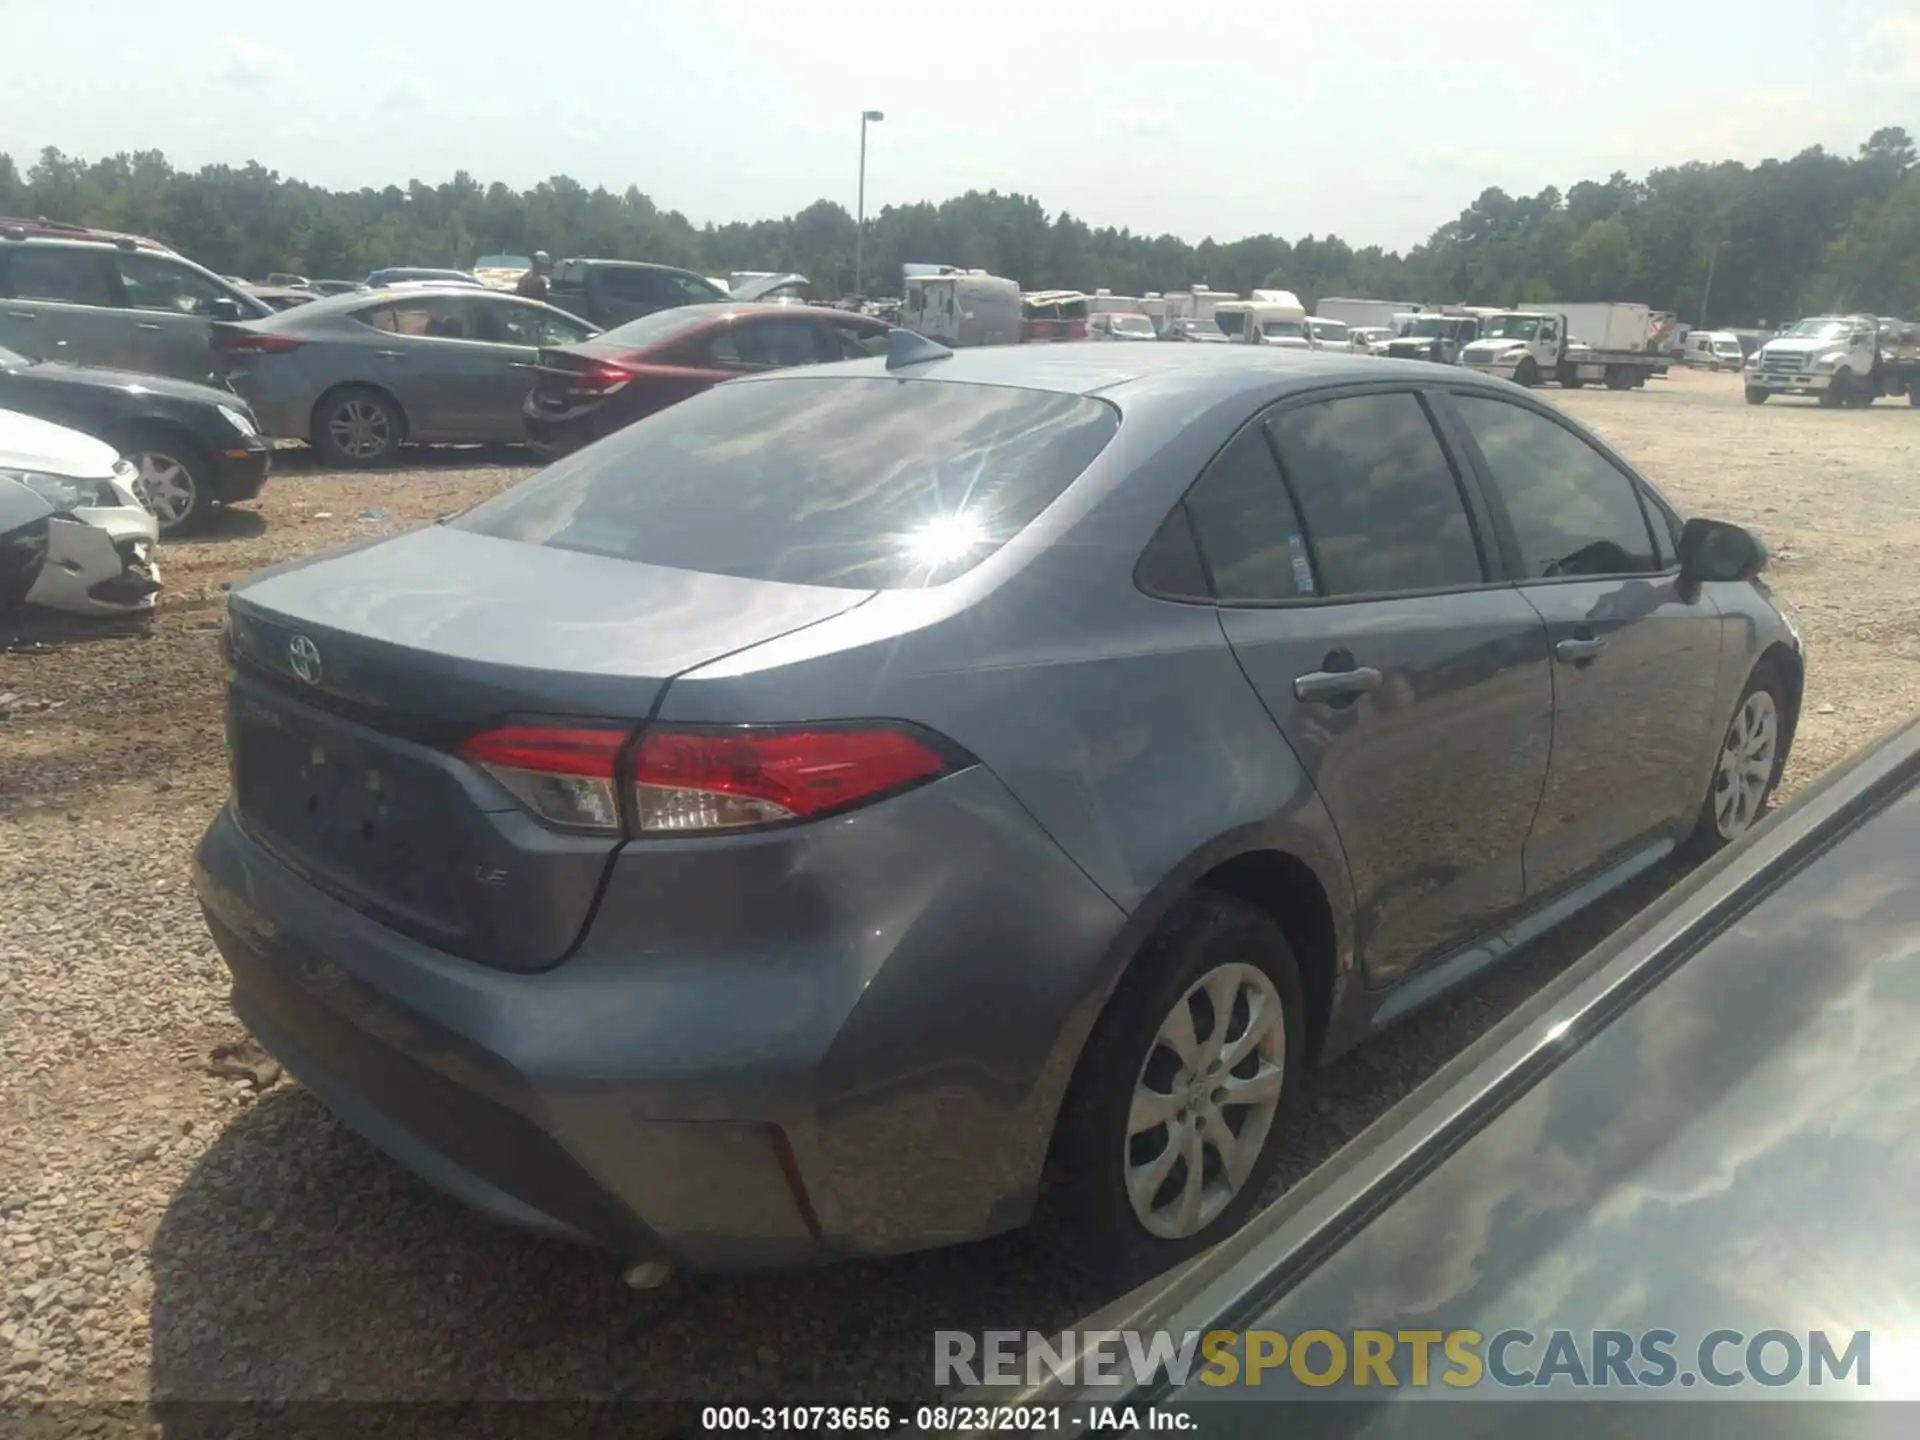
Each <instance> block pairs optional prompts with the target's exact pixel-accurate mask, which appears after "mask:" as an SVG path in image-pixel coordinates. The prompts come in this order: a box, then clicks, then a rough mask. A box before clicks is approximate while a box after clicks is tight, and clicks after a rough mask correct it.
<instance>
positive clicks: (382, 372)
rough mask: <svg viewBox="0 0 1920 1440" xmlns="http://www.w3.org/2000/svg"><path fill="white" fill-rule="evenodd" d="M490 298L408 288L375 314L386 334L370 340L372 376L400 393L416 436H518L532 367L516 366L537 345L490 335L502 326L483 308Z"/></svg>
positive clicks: (467, 438)
mask: <svg viewBox="0 0 1920 1440" xmlns="http://www.w3.org/2000/svg"><path fill="white" fill-rule="evenodd" d="M491 299H493V297H490V296H486V295H467V294H457V295H448V294H438V295H433V294H429V295H404V296H399V297H396V298H395V299H394V300H393V301H392V302H390V303H389V304H388V305H387V306H385V307H384V310H383V312H379V313H376V315H375V317H373V318H374V323H375V327H376V329H378V330H379V331H381V332H383V333H381V334H380V335H378V336H377V337H376V338H375V339H374V340H373V341H372V342H370V344H369V346H368V354H369V362H370V365H371V367H372V372H373V373H372V374H370V376H369V378H370V379H375V380H377V381H378V382H379V383H381V384H382V385H383V387H384V388H386V389H388V390H391V391H392V392H393V394H394V396H395V398H396V399H398V400H399V401H400V404H401V406H402V408H404V409H405V410H406V412H407V428H408V431H409V433H410V434H412V435H414V436H415V437H417V438H420V439H428V438H431V439H437V440H452V441H471V440H491V439H499V438H518V436H519V434H520V428H519V426H520V404H521V401H522V400H524V399H525V397H526V388H527V385H528V383H529V377H530V376H531V374H532V372H531V371H530V370H523V369H517V368H515V367H516V365H518V364H521V363H527V362H528V357H529V356H530V355H531V354H532V351H531V350H530V349H528V348H527V347H523V346H516V345H511V344H505V343H501V342H499V341H497V340H490V339H488V338H486V337H487V336H489V335H496V334H499V333H500V330H499V327H498V322H497V317H496V316H494V315H493V314H491V313H490V312H489V311H487V310H486V309H484V308H483V307H484V306H485V305H486V303H487V302H488V301H489V300H491ZM509 397H511V402H510V403H509ZM503 412H510V413H503Z"/></svg>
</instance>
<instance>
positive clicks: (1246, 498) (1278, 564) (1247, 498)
mask: <svg viewBox="0 0 1920 1440" xmlns="http://www.w3.org/2000/svg"><path fill="white" fill-rule="evenodd" d="M1187 513H1188V514H1189V515H1191V516H1192V517H1193V533H1194V537H1195V539H1197V540H1198V541H1199V544H1200V553H1201V554H1202V555H1204V556H1205V557H1206V561H1207V567H1208V569H1209V570H1211V571H1212V573H1213V593H1214V595H1215V597H1216V598H1217V599H1218V600H1219V601H1220V603H1221V604H1223V605H1231V604H1234V603H1236V602H1238V603H1241V604H1245V603H1248V602H1259V601H1262V600H1298V599H1302V598H1304V597H1307V596H1311V595H1313V594H1314V593H1315V586H1314V579H1313V564H1312V562H1311V561H1310V559H1309V558H1308V554H1307V541H1306V535H1305V534H1304V532H1302V530H1301V528H1300V518H1299V516H1298V515H1296V514H1295V513H1294V508H1293V500H1292V497H1290V496H1289V495H1288V494H1287V487H1286V483H1285V482H1284V481H1283V480H1282V479H1281V478H1280V467H1279V466H1278V465H1276V464H1274V461H1273V450H1272V449H1271V447H1270V446H1269V445H1268V444H1267V437H1266V435H1265V434H1263V433H1262V427H1260V426H1259V425H1252V426H1249V427H1248V428H1247V429H1245V430H1242V431H1241V432H1240V434H1239V435H1238V436H1236V437H1235V438H1234V439H1233V440H1232V441H1230V442H1229V443H1228V445H1227V448H1226V449H1225V450H1223V451H1221V452H1220V454H1219V456H1218V457H1217V458H1216V459H1215V460H1214V462H1213V464H1211V465H1209V466H1208V467H1207V471H1206V473H1205V474H1204V475H1202V476H1201V477H1200V483H1199V484H1197V485H1195V486H1194V487H1193V491H1192V493H1191V494H1189V495H1188V496H1187Z"/></svg>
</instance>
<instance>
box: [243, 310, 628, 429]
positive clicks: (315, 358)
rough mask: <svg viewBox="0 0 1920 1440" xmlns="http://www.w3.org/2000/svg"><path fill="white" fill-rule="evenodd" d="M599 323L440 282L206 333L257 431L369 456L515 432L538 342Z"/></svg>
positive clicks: (560, 340) (565, 337) (554, 341)
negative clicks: (248, 407) (406, 447)
mask: <svg viewBox="0 0 1920 1440" xmlns="http://www.w3.org/2000/svg"><path fill="white" fill-rule="evenodd" d="M597 333H598V332H597V331H596V330H595V328H594V327H593V326H591V325H589V324H587V322H586V321H584V320H581V319H579V318H578V317H576V316H573V315H569V314H567V313H566V312H565V311H564V310H557V309H555V308H554V307H553V306H551V305H543V304H541V303H540V302H539V301H536V300H525V299H522V298H520V297H519V296H516V295H503V294H497V293H495V292H493V291H489V290H480V289H477V288H475V287H472V286H463V285H447V286H419V287H414V286H409V287H407V288H406V289H404V290H403V289H388V290H370V291H365V292H356V293H353V294H348V295H340V296H335V297H332V298H329V299H324V300H315V301H312V302H310V303H309V304H306V305H301V306H299V307H297V308H295V309H292V310H286V311H282V312H281V313H280V314H277V315H274V316H271V317H269V318H267V319H264V320H255V321H251V322H246V323H235V324H224V325H219V326H216V327H215V330H214V341H213V343H214V350H215V352H216V354H217V355H218V357H219V359H220V362H221V367H222V374H223V376H224V378H225V380H226V382H227V384H228V385H230V386H232V387H233V389H234V391H235V392H236V393H238V394H239V395H240V396H242V397H243V398H244V399H245V400H246V401H247V402H248V403H249V404H250V405H251V406H252V407H253V411H254V414H255V415H256V417H257V418H258V420H259V423H260V427H261V430H262V432H263V433H264V434H267V435H271V436H274V437H275V438H277V439H283V440H306V441H308V442H310V443H311V444H312V445H313V447H314V449H316V450H317V451H319V452H320V454H321V455H322V456H323V457H324V458H325V459H326V460H327V461H329V462H330V463H332V464H335V465H349V466H368V465H379V464H383V463H385V462H386V461H388V460H391V459H392V458H393V455H394V452H395V451H396V450H397V449H398V448H399V447H400V445H401V444H403V443H405V442H408V441H418V442H434V441H440V442H450V443H463V442H480V441H489V440H511V441H518V440H519V439H520V438H521V420H520V409H521V405H522V403H523V402H524V401H525V400H526V398H527V391H528V389H529V388H530V386H531V384H532V374H533V366H534V365H535V363H536V362H537V361H538V359H539V353H540V349H541V347H542V346H553V345H573V344H577V343H578V342H580V341H582V340H585V339H587V338H588V337H589V336H592V335H594V334H597Z"/></svg>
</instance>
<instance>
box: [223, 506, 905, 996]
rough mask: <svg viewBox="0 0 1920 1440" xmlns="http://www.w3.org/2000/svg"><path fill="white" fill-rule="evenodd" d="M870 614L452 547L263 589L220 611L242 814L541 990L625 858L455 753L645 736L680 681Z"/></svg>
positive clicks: (450, 534) (743, 588)
mask: <svg viewBox="0 0 1920 1440" xmlns="http://www.w3.org/2000/svg"><path fill="white" fill-rule="evenodd" d="M870 594H871V592H869V591H864V590H842V589H830V588H827V587H822V586H803V585H786V584H781V583H778V582H772V581H756V580H746V579H740V578H736V577H732V576H725V575H710V574H702V573H696V572H693V571H683V570H674V569H670V568H667V567H664V566H654V565H646V564H641V563H637V562H633V561H626V560H617V559H609V558H605V557H601V556H594V555H584V554H580V553H578V552H569V551H563V550H559V549H554V548H549V547H546V546H541V545H531V544H524V543H521V542H518V541H512V540H502V539H496V538H493V537H490V536H484V535H475V534H471V533H467V532H463V531H456V530H451V529H448V528H446V527H442V526H429V527H426V528H424V529H421V530H417V531H414V532H412V533H410V534H406V535H402V536H399V537H395V538H393V539H389V540H385V541H382V542H378V543H375V544H371V545H367V546H362V547H359V548H357V549H352V550H348V551H345V552H340V553H336V554H334V555H333V556H331V557H328V563H327V564H325V565H322V566H318V567H315V566H311V565H296V566H293V567H288V568H285V569H282V570H278V571H269V572H267V573H266V574H264V575H262V576H260V577H257V578H255V579H253V580H250V581H248V582H246V583H244V584H243V585H241V586H239V587H237V588H236V589H235V591H234V592H233V594H232V597H231V605H230V623H229V631H228V643H229V647H230V654H231V656H232V659H233V662H234V666H233V679H232V684H231V688H230V695H229V704H228V717H227V724H228V745H229V751H230V755H231V764H232V779H233V788H234V800H235V809H236V812H237V814H238V816H239V819H240V821H241V823H242V825H243V826H245V827H246V829H247V830H248V832H249V833H250V834H252V835H254V836H255V838H256V839H257V840H259V841H260V843H262V844H263V845H265V846H266V847H267V848H268V849H269V850H271V851H273V852H274V853H275V854H276V855H277V856H279V857H280V858H281V859H282V860H283V861H284V862H285V863H287V864H288V865H289V866H290V867H291V868H293V869H295V870H297V871H298V872H300V873H301V874H303V875H305V876H306V877H307V878H309V879H310V880H311V881H313V882H314V883H315V884H317V885H319V886H320V887H322V888H323V889H325V890H327V891H328V892H329V893H331V894H333V895H334V896H335V897H336V898H337V899H340V900H342V901H344V902H345V903H346V904H348V905H350V906H352V907H354V908H355V909H358V910H360V911H362V912H363V913H367V914H370V915H373V916H375V917H376V918H378V919H380V920H381V921H382V922H383V923H386V924H389V925H392V926H393V927H394V928H396V929H400V930H402V931H404V932H406V933H409V934H412V935H414V936H416V937H417V938H419V939H422V940H424V941H426V942H428V943H430V944H433V945H435V946H437V947H438V948H440V949H443V950H445V951H448V952H449V953H452V954H456V955H461V956H464V957H466V958H469V959H473V960H478V961H482V962H484V963H488V964H492V965H497V966H501V967H504V968H510V969H519V970H527V969H539V968H542V967H544V966H546V965H550V964H553V963H555V962H557V961H558V960H560V959H561V958H563V957H564V956H565V954H566V953H567V951H568V950H569V949H570V948H571V947H572V945H573V944H574V942H575V940H576V939H577V938H578V936H579V934H580V931H581V928H582V927H583V925H584V924H585V922H586V921H587V919H588V918H589V916H590V914H591V912H592V908H593V904H594V900H595V897H596V896H597V894H598V891H599V887H600V884H601V881H602V879H603V877H604V875H605V871H606V865H607V862H608V860H609V859H610V858H611V856H612V854H613V852H614V851H615V850H616V849H617V848H618V845H619V843H620V842H619V840H618V839H617V838H614V837H610V836H604V835H588V834H571V833H562V832H560V831H556V830H554V829H552V828H549V827H547V826H545V825H543V824H542V823H541V822H540V821H539V820H537V819H536V818H535V817H534V816H533V815H532V814H531V813H530V812H529V811H527V810H526V809H525V808H524V807H523V806H522V805H521V804H520V803H519V801H517V800H516V799H515V798H514V797H513V796H512V795H511V794H510V793H509V792H508V791H507V790H506V789H505V788H504V787H503V786H501V785H500V784H499V783H498V782H496V781H495V780H494V779H493V778H492V777H490V776H489V775H487V774H486V773H485V772H484V771H482V770H481V769H480V768H479V767H478V766H476V765H474V764H472V763H471V762H469V761H467V760H465V759H462V758H461V757H460V756H459V755H458V753H457V747H458V745H459V744H460V742H461V741H462V740H463V739H465V738H467V737H469V736H471V735H473V734H475V733H477V732H478V731H481V730H483V729H486V728H488V727H489V726H492V725H495V724H498V723H500V722H502V721H505V720H508V719H510V718H524V717H581V718H588V719H596V720H603V721H611V722H615V723H618V724H620V725H623V726H634V727H637V726H638V725H639V724H640V722H642V721H644V720H645V719H646V718H647V717H648V715H649V714H650V713H651V712H652V710H653V709H654V707H655V704H656V702H657V701H658V699H659V697H660V694H661V692H662V690H663V689H664V688H665V686H666V684H667V682H668V681H669V680H671V679H672V677H673V676H674V675H676V674H679V673H682V672H684V671H686V670H688V669H691V668H694V667H696V666H699V665H703V664H707V663H710V662H711V661H713V660H715V659H718V658H720V657H721V656H723V655H727V654H730V653H733V652H735V651H737V650H741V649H744V648H747V647H749V646H752V645H756V644H759V643H761V642H763V641H766V640H770V639H773V638H775V637H777V636H780V635H783V634H787V633H790V632H792V631H794V630H796V629H800V628H802V627H804V626H807V625H811V624H815V623H818V622H819V621H822V620H825V619H828V618H830V617H832V616H834V615H837V614H840V613H842V612H844V611H846V610H848V609H851V608H852V607H854V606H856V605H858V604H860V603H861V602H862V601H864V600H866V599H867V598H868V597H869V595H870Z"/></svg>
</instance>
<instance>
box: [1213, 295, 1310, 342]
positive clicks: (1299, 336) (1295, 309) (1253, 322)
mask: <svg viewBox="0 0 1920 1440" xmlns="http://www.w3.org/2000/svg"><path fill="white" fill-rule="evenodd" d="M1213 323H1214V324H1216V325H1218V326H1219V327H1220V328H1221V329H1222V330H1223V331H1225V332H1226V336H1227V339H1229V340H1231V341H1234V342H1235V343H1236V344H1241V345H1284V346H1288V347H1290V348H1292V349H1295V350H1317V349H1319V348H1320V347H1319V345H1318V344H1317V343H1316V342H1315V340H1314V338H1313V331H1312V330H1311V329H1310V328H1309V326H1308V324H1307V312H1306V309H1305V307H1303V306H1302V305H1301V304H1300V302H1299V301H1298V300H1293V301H1291V302H1290V303H1289V302H1288V301H1275V300H1226V301H1222V302H1221V303H1220V304H1219V305H1217V306H1215V307H1214V311H1213Z"/></svg>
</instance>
